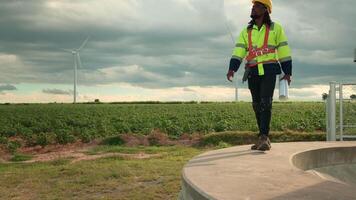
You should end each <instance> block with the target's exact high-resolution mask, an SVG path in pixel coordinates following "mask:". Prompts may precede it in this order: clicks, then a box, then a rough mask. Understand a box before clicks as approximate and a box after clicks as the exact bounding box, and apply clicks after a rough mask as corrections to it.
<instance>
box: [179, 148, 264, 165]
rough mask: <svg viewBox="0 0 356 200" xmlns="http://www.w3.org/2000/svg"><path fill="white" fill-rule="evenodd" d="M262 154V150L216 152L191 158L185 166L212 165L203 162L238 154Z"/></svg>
mask: <svg viewBox="0 0 356 200" xmlns="http://www.w3.org/2000/svg"><path fill="white" fill-rule="evenodd" d="M264 154H265V152H263V151H253V150H242V151H236V152H227V153H217V154H211V155H205V156H199V157H196V158H194V159H193V160H191V161H190V162H189V163H188V164H187V165H186V167H193V166H197V164H199V165H200V166H202V165H212V164H209V163H206V164H204V163H205V162H210V161H214V160H221V159H227V158H232V157H239V156H246V155H264Z"/></svg>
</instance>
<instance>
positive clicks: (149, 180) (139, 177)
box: [0, 146, 207, 200]
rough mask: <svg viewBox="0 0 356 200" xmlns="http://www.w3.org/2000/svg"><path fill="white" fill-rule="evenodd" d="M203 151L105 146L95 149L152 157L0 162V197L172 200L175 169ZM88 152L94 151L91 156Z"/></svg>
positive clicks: (177, 176) (176, 179) (177, 173)
mask: <svg viewBox="0 0 356 200" xmlns="http://www.w3.org/2000/svg"><path fill="white" fill-rule="evenodd" d="M205 150H207V149H197V148H190V147H180V146H172V147H136V148H128V147H110V146H99V147H97V148H96V149H94V150H92V151H91V152H90V153H91V154H93V153H95V152H97V153H98V151H100V152H102V153H103V151H104V152H105V151H109V152H121V153H130V154H134V153H139V152H144V153H148V154H158V155H159V156H158V157H153V158H147V159H133V158H125V157H121V156H112V157H108V158H101V159H97V160H92V161H81V162H76V163H70V160H63V159H60V160H53V161H51V162H36V163H32V164H25V163H11V164H2V163H0V183H1V184H0V199H4V200H5V199H34V200H35V199H63V200H67V199H83V200H84V199H85V200H88V199H118V200H142V199H145V200H153V199H167V200H168V199H172V200H173V199H177V197H178V193H179V191H180V183H181V171H182V168H183V166H184V164H185V163H186V162H188V160H190V159H191V158H192V157H193V156H195V155H198V154H200V153H202V152H203V151H205ZM93 151H94V152H93Z"/></svg>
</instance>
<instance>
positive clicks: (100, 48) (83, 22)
mask: <svg viewBox="0 0 356 200" xmlns="http://www.w3.org/2000/svg"><path fill="white" fill-rule="evenodd" d="M273 3H274V5H273V6H274V7H273V13H272V19H273V20H274V21H277V22H279V23H281V24H282V25H283V26H284V28H285V31H286V34H287V36H288V38H289V43H290V46H291V48H292V54H293V65H294V66H293V82H292V86H291V88H290V98H291V100H320V99H321V94H322V93H324V92H327V90H328V82H330V81H344V82H356V63H354V62H353V57H354V55H353V54H354V48H356V25H355V19H356V11H355V8H356V1H355V0H341V1H340V0H324V1H320V0H317V1H310V0H298V1H295V0H274V1H273ZM0 5H1V6H0V15H1V16H0V27H1V31H0V70H1V71H0V103H4V102H17V103H19V102H55V101H56V102H71V101H72V100H73V97H72V95H73V57H72V55H71V54H70V53H67V52H65V51H63V50H62V49H74V48H78V47H79V46H80V45H81V44H82V42H83V41H84V40H85V39H86V38H87V37H88V36H90V39H89V41H88V43H87V45H86V46H85V47H84V49H83V50H82V51H81V54H80V55H81V60H82V63H83V66H82V68H80V69H79V71H78V95H79V97H78V98H79V101H81V102H87V101H94V99H100V100H101V101H106V102H112V101H146V100H159V101H174V100H198V101H204V100H208V101H232V100H234V97H235V95H234V84H232V83H230V82H228V81H226V76H225V75H226V72H227V68H228V63H229V60H230V56H231V52H232V48H233V46H234V45H233V43H232V39H231V37H230V35H229V32H228V30H227V26H226V24H227V25H228V26H229V27H230V29H231V31H232V34H233V36H234V37H236V36H237V35H238V34H239V32H240V31H241V30H242V28H243V27H245V26H246V24H247V23H248V21H249V20H250V19H249V13H250V10H251V1H249V0H225V1H223V0H119V1H118V0H100V1H99V0H76V1H70V0H58V1H55V0H22V1H20V0H12V1H8V0H1V4H0ZM241 74H242V71H239V74H238V76H237V79H238V84H239V87H240V90H239V96H240V99H241V100H249V99H250V94H249V91H248V90H247V89H246V88H247V84H244V85H243V84H241ZM354 89H355V90H356V88H354ZM277 92H278V87H276V96H275V98H276V97H278V94H277Z"/></svg>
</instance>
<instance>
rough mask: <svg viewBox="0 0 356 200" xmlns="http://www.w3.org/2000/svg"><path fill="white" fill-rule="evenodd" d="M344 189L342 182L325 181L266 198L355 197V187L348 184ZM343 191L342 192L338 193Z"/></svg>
mask: <svg viewBox="0 0 356 200" xmlns="http://www.w3.org/2000/svg"><path fill="white" fill-rule="evenodd" d="M349 187H350V188H349V189H348V190H345V185H344V184H335V183H334V182H331V181H325V182H322V183H319V184H316V185H312V186H308V187H305V188H303V189H300V190H296V191H292V192H287V193H285V194H283V195H280V196H277V197H273V198H270V199H268V200H286V199H288V200H297V199H298V200H300V199H303V200H325V199H330V200H352V199H356V197H355V189H356V188H355V187H352V186H349ZM340 191H343V192H342V194H339V193H340Z"/></svg>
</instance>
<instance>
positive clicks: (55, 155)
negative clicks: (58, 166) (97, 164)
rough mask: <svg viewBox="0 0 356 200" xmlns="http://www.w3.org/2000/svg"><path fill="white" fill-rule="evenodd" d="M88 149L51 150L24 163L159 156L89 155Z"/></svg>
mask: <svg viewBox="0 0 356 200" xmlns="http://www.w3.org/2000/svg"><path fill="white" fill-rule="evenodd" d="M85 151H86V150H70V151H61V152H50V153H44V154H38V155H35V156H34V157H33V158H32V159H31V160H28V161H24V162H23V163H34V162H48V161H53V160H59V159H69V160H71V161H70V162H71V163H76V162H79V161H85V160H96V159H99V158H107V157H115V156H120V157H125V158H133V159H147V158H152V157H158V156H160V155H159V154H145V153H139V154H124V153H103V154H98V155H87V154H85Z"/></svg>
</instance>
